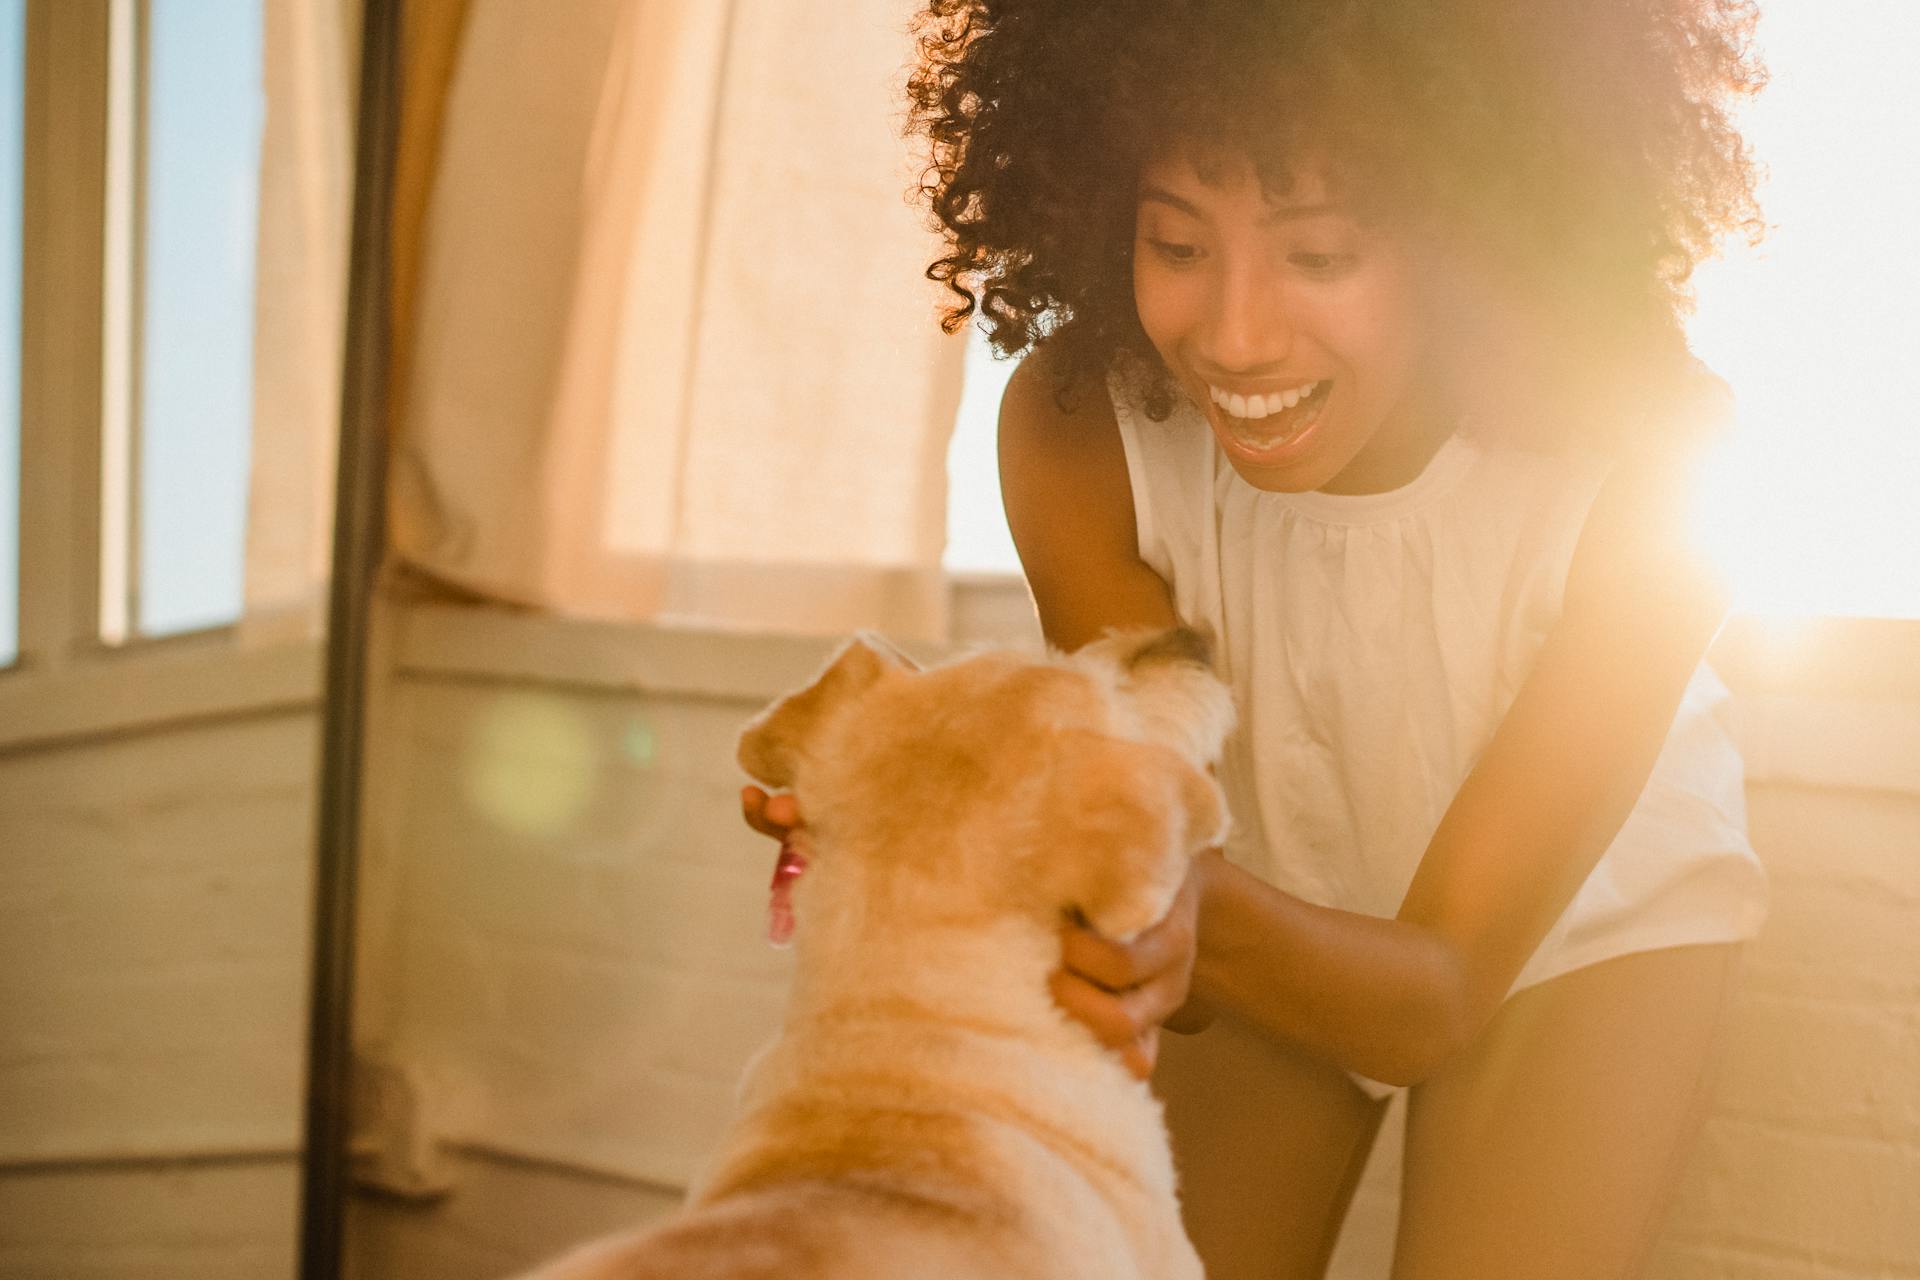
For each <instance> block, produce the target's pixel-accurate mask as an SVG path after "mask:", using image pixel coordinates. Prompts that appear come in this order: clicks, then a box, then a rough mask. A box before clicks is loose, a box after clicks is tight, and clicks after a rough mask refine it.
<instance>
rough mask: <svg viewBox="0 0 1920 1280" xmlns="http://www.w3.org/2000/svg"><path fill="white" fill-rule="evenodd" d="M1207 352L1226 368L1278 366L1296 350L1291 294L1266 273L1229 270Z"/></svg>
mask: <svg viewBox="0 0 1920 1280" xmlns="http://www.w3.org/2000/svg"><path fill="white" fill-rule="evenodd" d="M1211 328H1212V332H1211V333H1210V334H1209V335H1208V338H1209V341H1208V343H1207V349H1206V351H1205V355H1206V357H1207V359H1208V360H1209V361H1210V362H1212V363H1213V364H1215V365H1216V366H1218V367H1219V369H1220V370H1221V372H1223V373H1238V374H1245V375H1254V376H1257V375H1260V374H1264V373H1268V372H1277V371H1278V369H1277V366H1280V365H1283V364H1284V363H1285V361H1286V359H1287V357H1288V355H1289V354H1291V352H1292V350H1293V322H1292V319H1291V317H1289V316H1288V314H1287V305H1286V298H1285V296H1284V293H1283V291H1282V290H1281V289H1280V288H1279V287H1278V285H1277V284H1276V282H1275V281H1274V280H1273V279H1272V278H1271V277H1270V276H1268V275H1267V274H1266V273H1263V272H1260V271H1254V270H1247V269H1241V270H1234V271H1229V272H1227V273H1225V275H1224V276H1223V277H1222V279H1221V282H1220V290H1219V294H1218V296H1217V297H1216V299H1215V305H1214V315H1213V324H1212V326H1211Z"/></svg>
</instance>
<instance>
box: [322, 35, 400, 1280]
mask: <svg viewBox="0 0 1920 1280" xmlns="http://www.w3.org/2000/svg"><path fill="white" fill-rule="evenodd" d="M364 3H365V13H364V20H363V24H362V28H361V44H360V103H359V116H358V128H357V141H356V145H355V154H354V178H353V241H352V251H351V256H350V257H349V260H348V267H347V324H346V341H345V361H344V367H343V369H342V375H341V397H340V463H339V468H338V473H337V474H338V488H337V489H336V490H335V496H334V526H333V578H332V585H331V590H330V598H329V601H328V609H327V683H326V699H325V704H324V708H323V714H322V718H321V771H320V814H319V841H318V844H317V847H316V850H315V857H314V895H313V972H312V978H311V986H310V993H311V996H310V999H311V1004H310V1006H309V1010H308V1023H307V1028H308V1030H307V1110H306V1133H305V1146H304V1148H303V1155H302V1160H301V1181H300V1277H301V1280H338V1277H339V1275H340V1259H341V1245H342V1237H341V1224H342V1218H343V1216H344V1211H345V1208H346V1197H347V1123H348V1119H349V1117H348V1092H347V1090H348V1069H349V1066H350V1062H351V1053H352V1030H353V955H354V906H355V902H354V897H355V892H356V889H357V880H358V874H357V873H358V865H357V864H358V855H359V831H360V781H361V779H360V767H361V756H362V739H363V735H364V731H365V712H366V691H367V639H368V634H369V629H370V626H369V624H370V615H371V612H372V608H373V588H374V575H375V572H376V571H377V569H378V567H379V563H380V555H381V549H382V544H383V541H384V538H385V520H384V512H385V495H386V483H385V480H386V450H387V432H386V405H387V399H388V397H387V298H388V287H389V286H388V237H387V227H388V214H389V211H390V209H391V206H392V195H393V168H394V149H395V143H396V137H397V133H398V124H399V115H400V112H399V90H400V84H399V78H400V11H401V6H402V4H403V3H404V0H364Z"/></svg>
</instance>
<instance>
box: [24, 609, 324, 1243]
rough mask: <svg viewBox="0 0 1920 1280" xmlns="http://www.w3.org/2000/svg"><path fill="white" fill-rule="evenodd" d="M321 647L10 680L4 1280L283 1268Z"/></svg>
mask: <svg viewBox="0 0 1920 1280" xmlns="http://www.w3.org/2000/svg"><path fill="white" fill-rule="evenodd" d="M317 658H318V654H317V651H316V649H315V647H314V646H313V645H311V644H306V645H299V646H294V647H292V648H291V649H282V650H276V651H271V652H265V653H248V654H235V653H233V652H230V651H225V650H222V651H219V652H209V651H206V650H200V651H195V649H194V648H193V647H192V646H187V647H185V648H180V647H174V648H169V649H166V650H164V651H162V652H161V653H160V656H159V657H158V658H157V659H155V660H154V661H152V662H146V663H143V662H141V661H139V660H135V662H134V663H133V664H132V665H133V666H141V667H144V670H142V671H140V672H137V673H136V672H135V671H134V670H133V669H132V666H130V665H129V664H126V663H104V664H102V665H101V666H99V667H98V668H97V669H96V671H95V672H94V673H88V674H72V675H70V676H58V675H56V676H41V675H34V674H27V673H18V674H11V675H7V676H4V677H0V1276H6V1277H9V1278H10V1280H13V1278H18V1280H38V1278H39V1277H46V1278H47V1280H54V1278H55V1277H58V1278H59V1280H75V1278H86V1280H92V1278H93V1277H101V1278H103V1280H104V1278H105V1277H123V1276H124V1277H133V1276H140V1277H161V1278H164V1277H172V1276H178V1277H181V1280H185V1278H186V1277H189V1276H192V1277H233V1280H240V1278H241V1277H263V1276H266V1277H270V1276H274V1275H290V1274H291V1272H292V1260H293V1252H294V1247H293V1241H294V1225H295V1199H296V1184H297V1167H298V1159H297V1149H298V1142H299V1128H300V1106H299V1099H300V1081H301V1072H302V1069H303V1066H302V1054H303V1042H304V1037H305V1014H304V1008H305V998H306V966H307V949H308V941H307V938H308V928H307V916H308V910H307V904H308V901H309V884H308V879H309V875H310V865H311V862H310V856H309V849H310V848H311V845H312V840H313V791H314V770H315V766H316V755H315V746H316V741H317V725H318V721H317V716H316V714H315V706H316V702H317V694H318V683H319V682H318V662H317Z"/></svg>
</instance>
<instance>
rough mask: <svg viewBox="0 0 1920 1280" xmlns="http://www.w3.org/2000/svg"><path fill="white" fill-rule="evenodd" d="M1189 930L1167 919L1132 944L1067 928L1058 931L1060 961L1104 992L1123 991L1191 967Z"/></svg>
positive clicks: (1084, 929) (1087, 931)
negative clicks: (1059, 932)
mask: <svg viewBox="0 0 1920 1280" xmlns="http://www.w3.org/2000/svg"><path fill="white" fill-rule="evenodd" d="M1192 955H1193V930H1192V928H1191V926H1190V925H1188V924H1187V923H1186V922H1185V921H1183V920H1181V919H1178V918H1175V917H1169V918H1168V919H1166V920H1163V921H1161V922H1160V923H1159V924H1157V925H1154V926H1153V927H1152V928H1151V929H1148V930H1146V931H1145V932H1144V933H1142V934H1140V935H1139V936H1138V937H1136V938H1135V939H1134V940H1133V941H1132V942H1115V941H1114V940H1113V939H1111V938H1105V937H1102V936H1101V935H1100V934H1097V933H1095V932H1094V931H1093V930H1091V929H1086V928H1082V927H1079V926H1077V925H1070V926H1068V927H1067V928H1065V929H1063V930H1062V931H1061V935H1060V962H1061V964H1062V965H1064V966H1065V967H1066V968H1068V969H1071V970H1072V971H1073V972H1075V973H1077V974H1080V975H1081V976H1082V977H1084V978H1086V979H1087V980H1088V981H1089V982H1092V983H1094V984H1096V985H1098V986H1101V987H1105V988H1106V989H1107V990H1108V991H1116V992H1117V991H1125V990H1127V989H1128V988H1130V987H1137V986H1139V985H1140V984H1141V983H1143V982H1150V981H1152V980H1153V979H1155V978H1157V977H1159V976H1160V975H1161V974H1163V973H1166V972H1168V971H1169V970H1177V971H1180V972H1182V973H1184V972H1185V971H1186V970H1187V969H1188V968H1189V967H1191V965H1192Z"/></svg>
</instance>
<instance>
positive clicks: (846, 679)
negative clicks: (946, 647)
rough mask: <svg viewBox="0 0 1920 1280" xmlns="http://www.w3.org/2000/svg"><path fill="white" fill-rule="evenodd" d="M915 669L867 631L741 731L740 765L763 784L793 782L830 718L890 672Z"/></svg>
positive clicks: (784, 785)
mask: <svg viewBox="0 0 1920 1280" xmlns="http://www.w3.org/2000/svg"><path fill="white" fill-rule="evenodd" d="M912 669H914V668H913V667H912V665H911V664H910V663H909V662H908V661H907V659H905V658H904V657H902V656H901V655H900V654H899V653H898V652H896V651H895V650H894V648H893V647H892V646H891V645H888V644H887V643H886V642H885V641H883V640H880V639H879V638H878V637H877V636H871V635H868V634H866V633H862V634H860V635H856V636H855V637H854V638H853V639H851V640H849V641H847V643H846V644H844V645H842V646H841V647H840V649H839V650H838V651H837V652H836V653H835V654H834V656H833V659H832V660H831V661H830V662H828V664H827V667H826V670H824V671H822V672H821V673H820V674H819V675H818V676H817V677H815V678H814V681H813V683H812V684H810V685H808V686H807V687H806V688H804V689H802V690H800V691H799V692H798V693H790V694H788V695H787V696H786V697H784V698H782V699H780V701H778V702H776V703H774V704H773V705H772V706H771V707H768V708H767V709H766V710H765V711H763V712H761V713H760V714H759V715H758V716H756V717H754V719H753V720H752V721H751V722H750V723H749V724H748V725H747V727H746V728H745V729H743V730H742V731H741V733H740V749H739V753H738V758H739V761H740V767H741V768H742V769H745V770H746V771H747V774H748V776H749V777H751V778H752V779H753V780H754V781H755V782H758V783H760V784H761V785H763V786H768V787H773V788H775V789H783V788H787V787H791V786H792V785H793V778H794V772H795V769H796V768H797V766H798V764H799V761H800V757H801V755H802V754H803V753H804V752H805V751H806V746H807V743H808V741H810V740H811V738H812V737H813V734H814V733H815V731H816V730H817V729H818V728H819V726H820V725H821V724H822V723H823V722H824V721H825V719H826V717H827V716H828V715H829V714H830V713H832V712H833V711H835V710H837V709H838V708H839V707H841V706H843V705H845V704H846V703H847V702H849V701H851V700H852V699H854V698H857V697H858V696H859V695H860V694H862V693H864V692H866V690H867V689H868V688H870V687H871V686H872V685H873V684H874V682H875V681H877V680H879V679H880V677H882V676H883V675H885V674H886V673H887V672H889V671H905V670H912Z"/></svg>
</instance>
